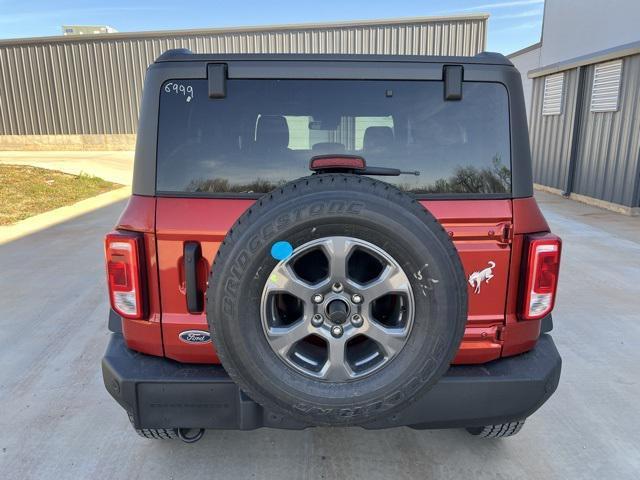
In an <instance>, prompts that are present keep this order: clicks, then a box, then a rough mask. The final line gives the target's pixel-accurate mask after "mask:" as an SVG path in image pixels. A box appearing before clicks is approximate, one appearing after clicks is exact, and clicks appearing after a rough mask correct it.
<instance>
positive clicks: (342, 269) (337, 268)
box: [324, 237, 352, 282]
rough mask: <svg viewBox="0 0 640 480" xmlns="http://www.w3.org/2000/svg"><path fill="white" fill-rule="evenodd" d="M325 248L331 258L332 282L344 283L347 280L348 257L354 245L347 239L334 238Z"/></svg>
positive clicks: (327, 242) (330, 271)
mask: <svg viewBox="0 0 640 480" xmlns="http://www.w3.org/2000/svg"><path fill="white" fill-rule="evenodd" d="M324 246H325V252H326V254H327V256H328V258H329V274H330V276H331V279H332V281H334V282H335V281H339V282H343V281H344V280H345V279H346V278H347V256H348V255H349V251H350V250H351V248H352V243H351V242H350V241H349V240H348V239H347V238H345V237H332V238H330V239H329V240H327V241H326V242H325V243H324Z"/></svg>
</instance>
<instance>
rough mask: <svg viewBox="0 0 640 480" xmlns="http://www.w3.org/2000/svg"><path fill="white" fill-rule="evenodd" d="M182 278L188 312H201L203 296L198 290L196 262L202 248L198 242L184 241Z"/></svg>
mask: <svg viewBox="0 0 640 480" xmlns="http://www.w3.org/2000/svg"><path fill="white" fill-rule="evenodd" d="M183 257H184V279H185V289H186V292H187V310H188V311H189V313H200V312H202V306H203V304H204V296H203V294H202V292H201V291H200V290H198V263H199V262H200V258H201V257H202V248H201V247H200V243H199V242H186V243H185V244H184V256H183Z"/></svg>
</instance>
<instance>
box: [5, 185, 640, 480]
mask: <svg viewBox="0 0 640 480" xmlns="http://www.w3.org/2000/svg"><path fill="white" fill-rule="evenodd" d="M540 199H541V200H542V207H543V210H544V212H545V214H546V215H547V219H548V220H549V221H550V223H551V225H552V228H553V230H554V231H555V232H556V233H558V234H560V235H561V236H562V237H563V239H564V241H565V249H564V259H563V268H562V275H561V287H560V298H559V301H558V305H557V309H556V314H555V326H556V328H555V330H554V333H553V335H554V337H555V339H556V342H557V344H558V348H559V349H560V352H561V354H562V355H563V358H564V370H563V376H562V379H561V382H560V387H559V389H558V391H557V393H556V395H554V396H553V397H552V398H551V400H550V401H549V402H548V403H547V404H546V405H544V406H543V407H542V409H541V410H540V411H539V412H538V413H537V414H536V415H535V416H533V417H532V418H531V419H530V420H529V421H528V422H527V425H525V428H524V429H523V430H522V432H521V433H520V434H519V435H517V436H516V437H514V438H511V439H505V440H481V439H477V438H473V437H471V436H469V435H467V434H466V432H464V431H459V430H452V431H415V430H411V429H409V428H398V429H394V430H387V431H378V432H375V431H365V430H361V429H357V428H354V429H329V428H318V429H309V430H306V431H302V432H289V431H278V430H267V429H262V430H257V431H253V432H233V431H231V432H226V431H218V432H216V431H209V432H207V434H206V436H205V438H204V439H203V440H202V441H201V442H199V443H197V444H195V445H186V444H183V443H181V442H177V441H176V442H157V441H150V440H144V439H141V438H138V437H137V436H136V435H135V434H134V432H133V431H132V430H131V429H130V427H129V423H128V420H127V419H126V416H125V414H124V412H123V411H122V410H121V408H120V407H119V406H117V405H116V403H115V402H114V401H113V400H112V399H111V398H110V397H109V395H108V394H107V393H106V391H105V390H104V387H103V385H102V379H101V375H100V358H101V356H102V353H103V350H104V348H105V346H106V343H107V339H108V333H107V330H106V318H107V309H108V306H107V298H106V294H105V288H104V274H103V265H102V243H101V242H102V235H103V233H104V232H106V231H107V230H108V229H109V228H111V226H112V225H113V223H114V221H115V219H116V217H117V215H118V213H119V212H120V210H121V209H122V206H123V204H122V202H120V203H118V204H114V205H112V206H109V207H107V208H103V209H102V210H98V211H96V212H93V213H91V214H87V215H85V216H83V217H79V218H76V219H74V220H71V221H69V222H67V223H64V224H61V225H58V226H55V227H52V228H50V229H48V230H45V231H42V232H39V233H35V234H32V235H30V236H28V237H25V238H23V239H21V240H19V241H14V242H12V243H9V244H6V245H3V246H0V266H1V267H0V268H1V270H0V272H1V273H0V310H1V312H0V407H1V408H0V431H1V432H2V435H1V436H0V472H2V473H1V474H0V476H1V477H2V478H6V479H13V478H15V479H25V478H55V479H57V480H59V479H63V478H73V479H78V478H92V479H94V480H97V479H101V478H107V479H114V478H127V479H129V478H153V479H165V478H205V477H207V478H209V477H212V478H233V479H245V478H265V479H285V478H295V479H301V478H326V479H332V478H357V479H373V478H385V479H389V478H392V479H403V478H505V479H510V480H511V479H519V478H531V479H541V478H544V479H555V478H557V479H569V478H579V479H586V478H594V479H601V478H612V479H632V478H639V476H640V441H639V439H640V433H639V432H640V408H639V407H638V401H639V399H640V373H639V370H638V369H639V367H638V366H639V365H640V348H639V347H640V314H639V313H638V298H640V218H628V217H623V216H620V215H617V214H614V213H610V212H605V211H602V210H598V209H595V208H592V207H588V206H584V205H580V204H576V203H573V202H571V201H567V200H563V199H560V198H557V197H553V196H550V195H548V194H541V195H540Z"/></svg>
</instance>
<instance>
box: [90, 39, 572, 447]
mask: <svg viewBox="0 0 640 480" xmlns="http://www.w3.org/2000/svg"><path fill="white" fill-rule="evenodd" d="M560 249H561V243H560V239H559V238H558V237H556V236H555V235H553V234H551V233H550V232H549V226H548V225H547V223H546V221H545V219H544V218H543V216H542V214H541V213H540V210H539V209H538V206H537V204H536V201H535V200H534V198H533V191H532V179H531V158H530V153H529V141H528V133H527V121H526V115H525V109H524V101H523V94H522V86H521V81H520V75H519V74H518V72H517V71H516V69H515V68H514V67H513V65H512V64H511V63H510V62H509V61H508V60H507V59H506V58H505V57H503V56H502V55H498V54H488V53H484V54H480V55H477V56H475V57H412V56H396V57H386V56H364V55H363V56H319V55H288V56H283V55H280V56H272V55H200V54H192V53H190V52H189V51H186V50H172V51H169V52H166V53H165V54H163V55H162V56H161V57H159V58H158V60H157V61H156V62H155V63H154V64H153V65H151V66H150V67H149V70H148V72H147V76H146V80H145V86H144V97H143V102H142V108H141V113H140V125H139V131H138V140H137V145H136V155H135V166H134V176H133V195H132V196H131V199H130V200H129V203H128V205H127V207H126V208H125V210H124V212H123V213H122V216H121V217H120V220H119V221H118V223H117V225H116V227H115V230H114V231H113V232H111V233H109V234H108V235H107V236H106V241H105V255H106V265H107V272H108V286H109V296H110V300H111V308H112V310H111V312H110V316H109V329H110V330H111V331H112V334H111V340H110V342H109V346H108V348H107V352H106V354H105V357H104V359H103V363H102V370H103V376H104V382H105V386H106V388H107V390H108V391H109V393H110V394H111V395H112V396H113V397H114V398H115V400H116V401H117V402H118V403H120V405H122V407H123V408H124V409H125V410H126V411H127V413H128V415H129V418H130V419H131V422H132V424H133V426H134V428H135V429H136V430H137V431H138V432H139V433H140V434H141V435H143V436H145V437H149V438H173V437H179V438H182V439H183V440H185V441H195V440H197V439H199V438H200V437H201V436H202V434H203V432H204V430H205V429H243V430H245V429H254V428H258V427H263V426H265V427H272V428H288V429H302V428H306V427H309V426H315V425H358V426H362V427H364V428H371V429H379V428H389V427H396V426H401V425H406V426H410V427H412V428H420V429H422V428H454V427H456V428H457V427H464V428H467V430H468V431H469V432H470V433H472V434H474V435H479V436H485V437H499V436H508V435H512V434H514V433H516V432H518V430H519V429H520V428H521V426H522V424H523V423H524V420H525V419H526V417H527V416H529V415H531V414H532V413H533V412H534V411H535V410H537V409H538V408H539V407H540V406H541V405H542V404H543V403H544V402H545V401H546V400H547V399H548V398H549V396H550V395H551V394H552V393H553V392H554V391H555V389H556V387H557V385H558V381H559V378H560V368H561V360H560V356H559V355H558V352H557V350H556V348H555V346H554V343H553V340H552V339H551V337H550V336H549V335H548V332H549V331H550V330H551V328H552V321H551V310H552V308H553V305H554V300H555V295H556V285H557V279H558V267H559V261H560Z"/></svg>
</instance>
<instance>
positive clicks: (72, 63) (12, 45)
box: [0, 14, 488, 150]
mask: <svg viewBox="0 0 640 480" xmlns="http://www.w3.org/2000/svg"><path fill="white" fill-rule="evenodd" d="M487 18H488V15H487V14H469V15H464V16H460V15H455V16H446V17H424V18H409V19H400V20H376V21H359V22H342V23H327V24H314V25H312V24H305V25H284V26H268V27H251V28H230V29H210V30H186V31H165V32H143V33H109V34H102V35H81V36H80V35H78V36H60V37H43V38H29V39H15V40H3V41H0V72H1V73H0V75H1V77H2V78H1V79H0V149H5V150H7V149H18V148H83V149H86V148H118V149H120V148H132V146H133V142H134V134H135V131H136V126H137V117H138V108H139V105H140V99H141V91H142V83H143V79H144V72H145V70H146V68H147V66H148V65H149V64H150V63H151V62H153V60H154V59H155V58H156V57H158V56H159V55H160V54H161V53H162V52H163V51H165V50H167V49H170V48H180V47H185V48H189V49H191V50H192V51H194V52H196V53H200V52H211V53H218V52H220V53H312V54H322V53H329V54H331V53H345V54H391V55H475V54H477V53H479V52H481V51H483V50H484V48H485V43H486V23H487Z"/></svg>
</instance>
